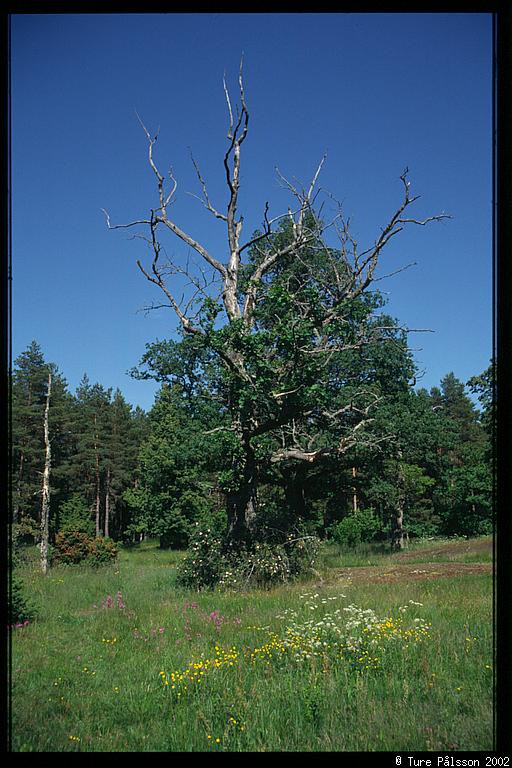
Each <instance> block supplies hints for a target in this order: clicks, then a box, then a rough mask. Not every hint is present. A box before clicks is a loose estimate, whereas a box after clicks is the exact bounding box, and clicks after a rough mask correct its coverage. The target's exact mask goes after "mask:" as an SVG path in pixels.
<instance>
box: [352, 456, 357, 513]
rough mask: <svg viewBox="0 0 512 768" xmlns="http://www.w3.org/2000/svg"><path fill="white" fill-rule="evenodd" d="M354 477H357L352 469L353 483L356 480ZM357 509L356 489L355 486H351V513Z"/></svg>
mask: <svg viewBox="0 0 512 768" xmlns="http://www.w3.org/2000/svg"><path fill="white" fill-rule="evenodd" d="M356 476H357V471H356V468H355V467H352V477H353V479H354V481H355V479H356ZM358 509H359V505H358V502H357V488H356V486H355V485H353V486H352V511H353V512H357V510H358Z"/></svg>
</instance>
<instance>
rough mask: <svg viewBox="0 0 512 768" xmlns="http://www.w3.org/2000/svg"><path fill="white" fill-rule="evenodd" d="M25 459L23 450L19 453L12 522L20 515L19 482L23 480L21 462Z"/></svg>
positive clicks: (16, 520) (15, 521)
mask: <svg viewBox="0 0 512 768" xmlns="http://www.w3.org/2000/svg"><path fill="white" fill-rule="evenodd" d="M24 461H25V454H24V453H23V451H22V452H21V455H20V467H19V470H18V483H17V490H16V505H15V507H14V509H13V513H12V521H13V523H17V522H18V519H19V516H20V503H21V483H22V480H23V462H24Z"/></svg>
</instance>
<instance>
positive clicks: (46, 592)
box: [10, 544, 493, 752]
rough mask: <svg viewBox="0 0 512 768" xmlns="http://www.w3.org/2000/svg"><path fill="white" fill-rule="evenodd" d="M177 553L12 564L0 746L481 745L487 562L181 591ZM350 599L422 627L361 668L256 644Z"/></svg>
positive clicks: (485, 743)
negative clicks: (413, 619) (404, 574)
mask: <svg viewBox="0 0 512 768" xmlns="http://www.w3.org/2000/svg"><path fill="white" fill-rule="evenodd" d="M179 557H180V555H179V554H176V553H169V552H165V551H161V550H159V549H158V548H157V547H156V546H154V545H151V544H146V545H145V546H143V547H142V548H140V549H137V550H132V551H129V550H123V551H121V553H120V557H119V560H118V563H117V564H116V565H115V566H112V567H110V566H109V567H106V568H103V569H98V570H94V569H86V568H77V567H68V568H66V567H60V568H55V569H53V570H51V571H50V572H49V574H48V575H47V576H46V577H44V576H42V575H41V574H40V573H39V572H38V571H37V568H36V565H35V564H34V565H32V564H31V563H30V562H28V563H26V564H25V566H24V568H23V572H22V575H23V580H24V584H25V587H26V589H27V591H28V592H29V593H30V594H31V596H32V600H33V602H34V603H36V605H37V608H38V611H39V613H38V618H37V620H36V621H34V622H32V623H31V624H29V625H28V626H27V627H25V628H23V629H20V630H16V631H14V632H13V633H12V654H11V659H10V661H11V665H10V666H11V721H12V722H11V737H12V745H11V748H12V750H13V751H19V752H22V751H35V752H45V751H55V752H62V751H85V752H98V751H103V752H118V751H119V752H123V751H132V752H144V751H184V752H187V751H190V752H202V751H247V752H250V751H255V752H258V751H319V752H321V751H355V750H358V751H373V750H382V751H387V750H391V751H395V750H417V751H420V750H484V749H490V748H491V747H492V665H493V660H492V583H491V577H490V576H489V575H485V574H478V575H465V576H463V577H460V578H439V579H436V580H428V581H414V582H410V583H403V584H380V583H379V584H371V583H370V584H360V583H357V584H356V583H354V584H350V585H346V583H343V584H340V583H336V582H335V583H332V581H331V580H329V581H326V582H323V583H322V585H320V586H319V582H318V580H317V582H311V583H302V584H292V585H283V586H282V587H279V588H275V589H273V590H270V591H265V592H264V591H254V592H250V593H245V594H244V593H242V594H240V593H233V594H228V593H209V592H204V593H200V594H197V593H191V592H186V591H184V590H182V589H178V588H177V587H176V586H175V568H176V564H177V560H178V559H179ZM334 557H335V556H334V554H333V553H332V552H330V553H329V556H328V558H327V559H328V561H329V563H331V565H332V564H333V560H334ZM337 564H338V566H339V564H340V561H339V560H338V561H337ZM326 567H327V566H326ZM109 598H110V599H109ZM409 601H412V603H410V602H409ZM417 603H421V604H422V605H416V604H417ZM350 604H353V605H356V606H359V607H361V608H363V609H372V610H374V611H375V612H376V613H377V614H378V615H379V616H381V617H395V618H396V617H399V616H400V615H401V614H400V610H399V609H400V608H401V607H403V606H404V605H411V606H413V609H412V608H411V610H414V611H416V612H417V613H415V614H414V615H415V616H416V615H417V616H418V617H420V618H421V620H424V621H425V622H427V624H429V625H430V627H431V628H430V630H429V632H428V636H427V637H426V638H425V640H424V641H423V642H421V643H410V644H409V645H408V647H405V645H404V644H403V643H397V644H391V645H390V647H389V649H388V650H387V651H386V652H385V653H384V654H383V655H382V658H381V660H380V662H381V663H380V664H379V666H378V668H375V669H374V668H371V667H370V668H368V667H367V666H366V665H365V664H364V663H360V664H359V665H358V662H357V659H353V660H352V661H355V664H354V663H349V659H346V658H341V659H339V658H337V657H333V656H332V654H331V655H329V654H328V653H326V654H324V655H321V654H320V655H313V656H312V657H311V658H309V659H306V658H304V659H302V661H298V660H296V659H294V658H292V657H291V656H290V655H289V654H288V655H287V654H286V653H281V652H279V643H278V642H277V641H276V643H275V644H274V645H273V644H272V643H273V641H272V638H273V637H274V638H275V637H281V638H282V637H283V636H284V633H285V631H286V627H287V625H288V624H289V617H290V615H291V614H290V612H291V611H294V612H295V621H296V623H298V624H301V622H302V625H304V626H305V622H307V621H308V620H311V618H312V617H314V618H315V620H316V619H320V618H321V616H322V614H323V613H325V612H326V611H328V610H332V608H333V606H334V605H336V606H337V607H338V608H339V609H340V610H343V608H345V607H347V606H348V605H350ZM258 649H259V651H258ZM256 651H257V652H256ZM251 654H252V655H251ZM208 665H209V666H208ZM201 669H202V670H203V672H202V674H201ZM196 673H197V674H196ZM180 676H182V679H181V680H180ZM173 685H174V688H173V687H172V686H173Z"/></svg>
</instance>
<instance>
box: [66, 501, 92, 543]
mask: <svg viewBox="0 0 512 768" xmlns="http://www.w3.org/2000/svg"><path fill="white" fill-rule="evenodd" d="M59 519H60V525H59V530H60V531H66V532H67V531H77V532H81V533H86V534H88V535H89V536H93V535H94V521H93V520H92V519H91V512H90V508H89V505H88V504H87V502H86V500H85V499H84V498H83V496H82V495H81V494H80V493H74V494H73V495H72V496H71V497H70V498H69V499H68V500H67V501H64V502H63V503H62V504H61V507H60V510H59Z"/></svg>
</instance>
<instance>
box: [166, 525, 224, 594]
mask: <svg viewBox="0 0 512 768" xmlns="http://www.w3.org/2000/svg"><path fill="white" fill-rule="evenodd" d="M225 562H226V560H225V557H224V553H223V547H222V537H221V536H220V535H219V533H218V532H217V531H215V530H214V529H212V528H210V527H209V526H204V527H203V526H201V525H200V524H199V523H197V525H196V526H195V530H194V532H193V533H192V535H191V537H190V544H189V550H188V552H187V555H186V557H185V558H183V560H182V561H181V563H180V564H179V566H178V571H177V582H178V584H180V585H181V586H183V587H192V588H195V589H204V588H206V589H209V588H212V587H214V586H215V585H216V584H217V582H218V581H219V579H220V575H221V572H222V569H223V568H224V567H225Z"/></svg>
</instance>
